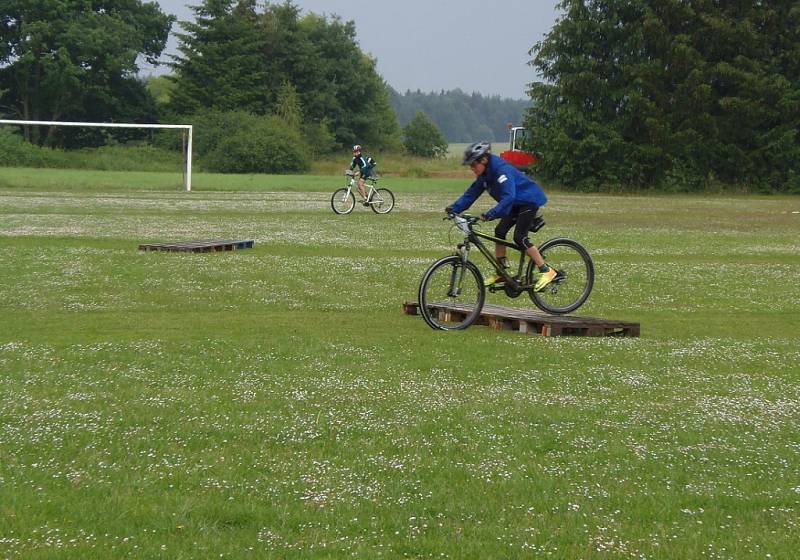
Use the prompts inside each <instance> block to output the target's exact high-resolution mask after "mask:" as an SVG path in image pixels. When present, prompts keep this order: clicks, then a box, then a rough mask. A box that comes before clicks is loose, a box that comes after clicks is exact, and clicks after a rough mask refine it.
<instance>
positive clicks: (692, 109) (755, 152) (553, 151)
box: [527, 0, 800, 192]
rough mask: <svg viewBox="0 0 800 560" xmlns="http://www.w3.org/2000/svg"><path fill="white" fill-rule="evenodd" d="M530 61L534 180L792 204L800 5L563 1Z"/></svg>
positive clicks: (798, 187) (798, 177) (799, 179)
mask: <svg viewBox="0 0 800 560" xmlns="http://www.w3.org/2000/svg"><path fill="white" fill-rule="evenodd" d="M560 8H561V9H563V10H564V16H563V17H562V18H561V19H560V20H559V22H558V23H557V24H556V25H555V26H554V27H553V29H552V30H551V32H550V33H549V34H548V35H547V37H546V38H545V39H544V40H543V41H542V42H541V43H539V44H537V45H536V46H535V47H534V49H533V50H532V53H533V54H534V58H533V61H532V64H533V65H534V66H535V67H536V68H537V69H538V70H539V72H540V73H541V75H542V76H543V78H544V81H543V82H541V83H536V84H533V85H532V88H531V97H532V100H533V107H532V109H531V110H530V112H529V115H528V119H527V124H528V126H529V128H531V129H532V131H533V133H534V138H536V144H537V145H536V149H537V151H539V152H541V153H542V154H543V156H544V157H543V162H542V164H541V166H540V171H541V172H542V173H543V174H545V175H546V176H548V177H549V178H551V179H554V180H557V181H559V182H561V183H562V184H565V185H567V186H575V187H578V188H589V189H599V188H626V187H641V186H651V185H660V186H664V187H668V188H674V189H681V190H698V189H702V188H705V187H707V186H708V185H709V184H710V183H712V182H715V181H720V182H723V183H726V184H733V185H739V186H740V187H742V188H757V189H767V190H771V191H790V192H800V136H799V135H798V130H800V62H799V61H800V4H798V3H797V2H796V1H795V0H763V1H761V2H739V1H737V2H713V1H710V0H690V1H684V0H667V1H658V0H588V1H587V0H564V1H563V2H561V4H560Z"/></svg>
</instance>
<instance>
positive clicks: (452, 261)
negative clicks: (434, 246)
mask: <svg viewBox="0 0 800 560" xmlns="http://www.w3.org/2000/svg"><path fill="white" fill-rule="evenodd" d="M418 295H419V310H420V313H421V314H422V318H423V319H425V322H426V323H428V325H429V326H430V327H431V328H433V329H440V330H444V331H452V330H460V329H466V328H467V327H468V326H470V325H471V324H472V323H474V322H475V321H476V320H477V319H478V317H479V316H480V314H481V309H483V302H484V301H485V299H486V288H484V286H483V277H482V276H481V273H480V271H479V270H478V267H476V266H475V265H474V264H472V263H471V262H470V261H467V263H466V266H464V264H463V263H462V262H461V257H460V256H458V255H450V256H448V257H444V258H441V259H439V260H438V261H436V262H435V263H433V264H432V265H431V266H430V268H428V270H426V271H425V274H423V275H422V281H421V282H420V285H419V294H418Z"/></svg>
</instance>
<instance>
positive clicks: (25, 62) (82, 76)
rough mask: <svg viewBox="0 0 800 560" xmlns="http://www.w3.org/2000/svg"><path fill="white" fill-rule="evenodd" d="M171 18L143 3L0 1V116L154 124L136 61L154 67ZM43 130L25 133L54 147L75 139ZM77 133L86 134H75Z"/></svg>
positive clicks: (61, 130)
mask: <svg viewBox="0 0 800 560" xmlns="http://www.w3.org/2000/svg"><path fill="white" fill-rule="evenodd" d="M173 19H174V18H173V17H172V16H169V15H166V14H164V13H163V12H162V11H161V10H160V8H159V6H158V4H157V3H155V2H142V1H141V0H104V1H103V2H87V1H85V0H46V1H44V0H38V1H36V0H0V92H2V97H0V112H2V113H4V114H6V115H8V116H10V117H13V118H20V119H25V120H75V121H81V120H93V121H106V120H108V121H110V120H115V121H136V120H140V119H141V120H151V119H152V118H154V116H155V115H154V114H153V103H152V98H151V97H150V95H149V94H148V93H147V91H146V89H145V87H144V85H143V83H142V82H140V81H139V80H138V79H137V78H136V73H137V72H138V67H137V59H138V58H139V57H143V58H144V59H145V60H147V61H148V62H151V63H155V61H156V60H157V59H158V57H159V56H160V54H161V51H162V50H163V49H164V46H165V44H166V41H167V37H168V35H169V30H170V27H171V25H172V22H173ZM39 131H40V129H39V128H30V129H26V137H27V138H28V139H33V140H38V141H39V142H40V143H45V142H47V143H50V144H53V143H62V141H63V139H64V138H65V137H66V138H68V137H70V134H71V133H70V132H67V131H66V130H65V129H64V128H58V129H56V128H51V129H49V130H48V131H47V132H46V133H45V134H39ZM79 134H86V132H85V131H82V132H79V131H74V132H73V133H72V136H74V135H79ZM59 135H60V136H59Z"/></svg>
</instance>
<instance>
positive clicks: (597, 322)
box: [403, 302, 641, 336]
mask: <svg viewBox="0 0 800 560" xmlns="http://www.w3.org/2000/svg"><path fill="white" fill-rule="evenodd" d="M430 307H431V308H433V309H436V310H438V311H439V312H440V313H448V314H453V315H456V317H458V316H459V315H460V316H461V317H464V316H466V315H467V314H469V313H470V312H471V311H472V309H473V306H470V305H458V304H450V303H435V304H433V305H431V306H430ZM403 313H405V314H406V315H417V314H418V313H419V303H417V302H406V303H405V304H403ZM473 325H486V326H489V327H491V328H493V329H495V330H513V331H518V332H521V333H529V334H538V335H541V336H639V335H640V332H641V329H640V326H639V323H633V322H629V321H616V320H611V319H599V318H596V317H575V316H572V315H550V314H548V313H543V312H541V311H533V310H529V309H517V308H512V307H502V306H500V305H491V304H486V305H484V306H483V309H482V310H481V315H480V317H478V320H477V321H475V323H473Z"/></svg>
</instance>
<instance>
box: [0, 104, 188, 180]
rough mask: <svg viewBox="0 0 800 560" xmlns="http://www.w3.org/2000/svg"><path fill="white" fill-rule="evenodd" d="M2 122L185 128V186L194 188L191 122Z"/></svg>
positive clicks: (4, 122) (106, 126)
mask: <svg viewBox="0 0 800 560" xmlns="http://www.w3.org/2000/svg"><path fill="white" fill-rule="evenodd" d="M0 124H16V125H25V124H29V125H41V126H84V127H94V128H167V129H169V128H172V129H183V130H186V131H187V132H188V134H187V136H188V141H187V144H186V161H185V162H184V166H185V180H184V187H185V188H186V192H190V191H191V190H192V125H190V124H133V123H92V122H67V121H28V120H15V119H0Z"/></svg>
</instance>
